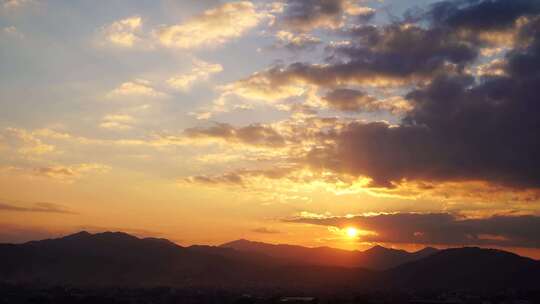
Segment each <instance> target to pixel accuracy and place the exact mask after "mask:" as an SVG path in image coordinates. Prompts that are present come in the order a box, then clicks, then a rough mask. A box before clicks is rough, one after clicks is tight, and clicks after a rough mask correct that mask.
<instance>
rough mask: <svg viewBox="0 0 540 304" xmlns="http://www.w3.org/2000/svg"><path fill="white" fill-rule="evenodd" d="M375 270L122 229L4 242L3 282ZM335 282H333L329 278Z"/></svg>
mask: <svg viewBox="0 0 540 304" xmlns="http://www.w3.org/2000/svg"><path fill="white" fill-rule="evenodd" d="M369 273H370V272H369V271H367V270H362V269H347V268H339V267H324V266H314V265H309V264H308V263H292V262H289V261H284V260H282V259H275V258H272V257H270V256H267V255H262V254H256V253H245V252H239V251H236V250H234V249H229V248H220V247H213V246H191V247H182V246H179V245H176V244H174V243H172V242H169V241H167V240H163V239H154V238H144V239H141V238H137V237H135V236H132V235H129V234H126V233H121V232H104V233H97V234H90V233H88V232H79V233H76V234H73V235H69V236H66V237H63V238H58V239H48V240H42V241H32V242H28V243H24V244H19V245H14V244H0V281H4V282H16V283H33V284H47V285H63V284H69V285H81V286H96V285H97V286H110V285H119V286H157V285H165V286H184V287H189V286H198V287H220V288H231V289H232V288H238V289H241V288H254V287H256V288H291V289H292V288H307V287H309V288H331V287H332V286H334V285H335V286H339V287H341V286H349V287H350V288H352V287H353V286H355V285H356V284H357V282H358V281H362V280H364V279H363V278H364V277H365V276H366V275H367V274H369ZM328 280H330V284H329V283H328V282H329V281H328Z"/></svg>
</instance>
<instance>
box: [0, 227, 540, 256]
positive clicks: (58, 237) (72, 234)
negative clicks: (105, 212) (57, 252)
mask: <svg viewBox="0 0 540 304" xmlns="http://www.w3.org/2000/svg"><path fill="white" fill-rule="evenodd" d="M80 234H88V235H91V236H96V235H103V234H123V235H128V236H131V237H136V238H137V239H139V240H145V239H160V240H166V241H169V242H171V243H173V244H175V245H178V246H180V247H182V248H190V247H192V246H212V247H222V246H225V245H229V244H232V243H236V242H249V243H256V244H263V245H272V246H282V245H283V246H293V247H302V248H307V249H320V248H328V249H333V250H344V251H349V252H366V251H369V250H371V249H373V248H384V249H387V250H398V251H399V250H401V251H405V252H407V253H418V252H421V251H423V250H425V249H436V250H446V249H462V248H479V249H493V250H498V251H505V252H510V253H514V254H517V255H519V256H523V257H528V258H531V259H535V260H538V261H540V257H536V256H534V255H526V254H524V255H523V254H519V253H517V252H514V251H512V250H508V249H505V248H504V247H503V248H496V247H480V246H467V245H462V246H458V245H456V246H453V247H441V246H439V247H437V246H430V245H420V249H404V248H401V247H400V248H393V247H387V246H385V245H384V244H372V245H371V246H372V247H368V248H367V249H363V250H359V249H343V248H336V247H330V246H302V245H298V244H289V243H272V242H262V241H257V240H249V239H235V240H230V241H227V242H224V243H221V244H199V243H197V244H180V243H177V242H174V241H172V240H169V239H167V238H158V237H152V236H137V235H136V234H130V233H127V232H123V231H94V232H90V231H86V230H81V231H78V232H73V233H69V234H64V235H60V236H55V237H52V238H46V239H36V240H30V241H24V242H19V243H0V244H15V245H17V244H19V245H22V244H26V243H30V242H39V241H47V240H59V239H63V238H67V237H71V236H75V235H80ZM233 249H234V248H233Z"/></svg>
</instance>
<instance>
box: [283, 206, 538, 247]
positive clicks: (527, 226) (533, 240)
mask: <svg viewBox="0 0 540 304" xmlns="http://www.w3.org/2000/svg"><path fill="white" fill-rule="evenodd" d="M287 221H290V222H298V223H310V224H315V225H324V226H337V227H341V228H344V227H347V226H355V227H358V228H360V229H362V230H368V231H372V232H375V233H376V234H369V235H365V236H362V238H361V241H364V242H381V243H410V244H438V245H450V246H456V245H458V246H462V245H467V246H470V245H479V246H484V245H485V246H510V247H528V248H540V217H538V216H534V215H521V216H512V215H497V216H492V217H488V218H478V219H467V218H460V217H457V216H455V215H452V214H448V213H427V214H426V213H425V214H422V213H395V214H380V215H375V216H362V215H359V216H354V217H327V218H296V219H292V220H287Z"/></svg>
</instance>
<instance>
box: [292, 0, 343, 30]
mask: <svg viewBox="0 0 540 304" xmlns="http://www.w3.org/2000/svg"><path fill="white" fill-rule="evenodd" d="M284 3H285V5H286V6H285V12H284V14H283V16H282V17H281V22H282V23H283V24H284V25H285V26H286V27H288V28H292V29H295V30H302V31H306V30H311V29H313V28H317V27H337V26H339V24H340V23H341V21H342V20H341V16H342V14H343V9H344V7H343V5H344V3H345V0H286V1H284Z"/></svg>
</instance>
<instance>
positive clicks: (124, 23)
mask: <svg viewBox="0 0 540 304" xmlns="http://www.w3.org/2000/svg"><path fill="white" fill-rule="evenodd" d="M142 23H143V22H142V18H141V17H140V16H133V17H129V18H125V19H122V20H118V21H115V22H113V23H112V24H110V25H108V26H105V27H103V28H102V29H101V32H102V35H103V36H104V38H105V40H106V41H107V42H108V43H110V44H112V45H115V46H119V47H127V48H130V47H133V46H134V45H135V44H136V43H138V42H140V41H141V39H142V38H141V37H140V33H139V32H140V29H141V26H142Z"/></svg>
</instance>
